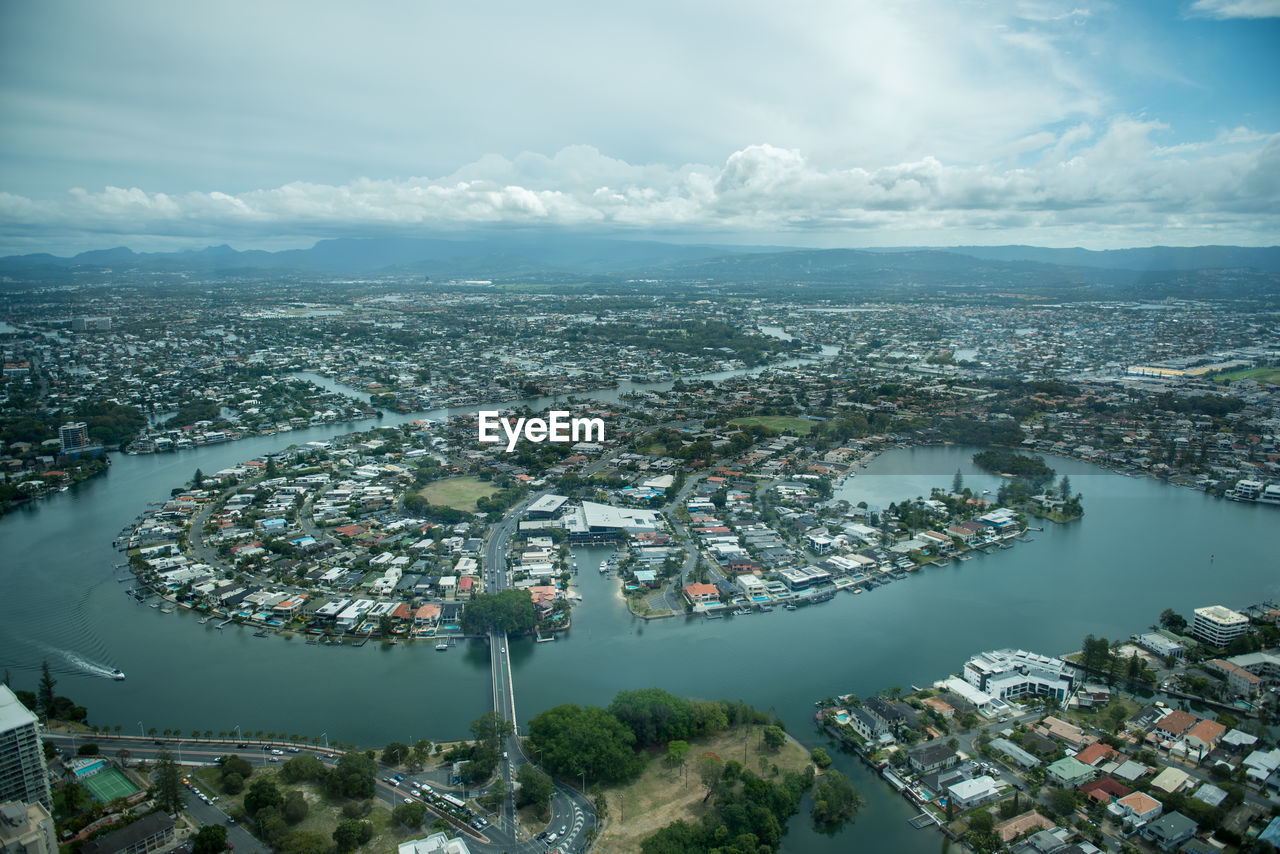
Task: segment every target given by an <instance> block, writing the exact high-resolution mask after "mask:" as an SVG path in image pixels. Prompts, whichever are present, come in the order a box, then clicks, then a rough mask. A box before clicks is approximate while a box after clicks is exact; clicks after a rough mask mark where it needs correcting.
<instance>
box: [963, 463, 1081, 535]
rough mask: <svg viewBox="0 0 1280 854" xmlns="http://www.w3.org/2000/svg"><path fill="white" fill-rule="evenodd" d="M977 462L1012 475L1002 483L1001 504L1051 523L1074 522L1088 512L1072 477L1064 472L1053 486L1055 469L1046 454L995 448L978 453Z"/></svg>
mask: <svg viewBox="0 0 1280 854" xmlns="http://www.w3.org/2000/svg"><path fill="white" fill-rule="evenodd" d="M973 463H974V465H976V466H978V467H979V468H982V469H985V470H986V471H989V472H994V473H995V474H999V475H1001V476H1008V477H1010V478H1011V480H1009V481H1008V482H1007V483H1004V484H1002V485H1001V486H1000V490H999V492H998V494H997V497H998V500H999V501H1000V503H1001V504H1005V505H1008V506H1016V507H1017V509H1018V510H1020V511H1021V512H1024V513H1027V514H1029V515H1032V516H1035V517H1037V518H1039V519H1048V520H1049V521H1051V522H1070V521H1072V520H1073V519H1079V518H1080V517H1081V516H1083V515H1084V506H1083V504H1082V500H1083V497H1082V496H1081V495H1080V494H1079V493H1075V494H1072V492H1071V479H1070V478H1069V477H1067V476H1066V475H1065V474H1064V475H1063V476H1062V480H1060V481H1059V482H1058V483H1057V485H1056V486H1055V485H1053V484H1052V481H1053V477H1054V474H1055V472H1054V470H1053V468H1052V467H1051V466H1050V465H1049V464H1048V463H1046V462H1045V461H1044V458H1042V457H1038V456H1030V455H1028V454H1019V453H1018V452H1016V451H1011V450H1007V449H1000V448H993V449H989V450H986V451H980V452H979V453H976V454H974V455H973Z"/></svg>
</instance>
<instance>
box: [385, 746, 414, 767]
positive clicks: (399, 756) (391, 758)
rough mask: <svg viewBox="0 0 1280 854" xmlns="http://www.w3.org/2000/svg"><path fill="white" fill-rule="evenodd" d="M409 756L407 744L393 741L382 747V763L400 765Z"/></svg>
mask: <svg viewBox="0 0 1280 854" xmlns="http://www.w3.org/2000/svg"><path fill="white" fill-rule="evenodd" d="M408 758H409V745H407V744H402V743H401V742H398V741H393V742H391V743H390V744H388V745H387V746H386V747H384V748H382V764H383V765H400V764H402V763H403V762H404V761H405V760H406V759H408Z"/></svg>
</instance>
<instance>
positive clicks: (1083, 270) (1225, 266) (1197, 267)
mask: <svg viewBox="0 0 1280 854" xmlns="http://www.w3.org/2000/svg"><path fill="white" fill-rule="evenodd" d="M108 271H109V272H110V273H111V274H114V275H120V274H129V273H135V274H160V273H175V274H176V273H182V274H197V275H201V276H210V277H260V276H266V275H277V276H278V275H296V276H379V277H381V276H387V277H410V278H416V279H418V280H420V281H421V280H425V279H430V280H432V281H435V282H440V281H445V280H449V279H486V280H499V281H522V280H523V281H537V282H548V281H574V280H577V281H582V280H589V281H601V282H620V281H627V280H634V279H658V280H665V281H695V282H700V283H738V284H742V283H747V284H754V285H771V284H772V285H782V284H787V283H790V284H803V283H815V284H819V285H823V286H840V285H845V286H860V285H861V286H866V287H871V288H906V289H908V290H919V289H930V288H935V287H938V288H948V287H967V288H974V287H976V288H980V289H987V288H992V287H1018V288H1022V287H1038V288H1041V289H1047V290H1049V291H1054V290H1058V291H1061V290H1062V289H1064V288H1065V289H1067V290H1073V289H1077V290H1078V289H1079V288H1081V287H1088V288H1097V287H1103V288H1114V287H1122V286H1127V285H1138V286H1142V285H1146V286H1148V287H1146V288H1140V289H1141V290H1147V291H1149V290H1150V287H1149V286H1151V285H1153V284H1159V285H1162V286H1164V287H1165V290H1166V291H1171V292H1174V293H1182V294H1184V295H1185V294H1190V295H1195V289H1194V283H1195V281H1196V280H1203V279H1205V278H1206V277H1207V278H1208V279H1210V280H1212V281H1213V283H1214V284H1215V288H1214V291H1215V292H1214V293H1213V294H1206V295H1218V296H1220V295H1223V293H1222V288H1223V287H1224V284H1226V283H1230V282H1236V283H1243V284H1242V285H1239V287H1242V288H1243V292H1247V293H1249V294H1251V295H1252V294H1257V293H1258V292H1259V289H1261V291H1262V292H1265V293H1275V292H1276V291H1277V290H1280V247H1277V246H1270V247H1242V246H1196V247H1168V246H1151V247H1144V248H1134V249H1118V250H1104V251H1094V250H1087V249H1079V248H1068V249H1054V248H1044V247H1036V246H956V247H949V248H944V249H939V248H928V247H906V248H901V247H900V248H883V249H798V248H790V247H785V246H731V245H712V244H680V243H666V242H659V241H641V240H634V241H632V240H618V239H608V238H597V237H584V236H581V235H574V234H547V233H539V234H532V233H517V234H485V235H479V236H475V237H471V238H457V237H447V238H444V237H442V238H435V237H433V238H338V239H330V240H321V241H319V242H317V243H316V244H315V245H314V246H312V247H311V248H309V249H289V250H282V251H276V252H269V251H264V250H256V249H254V250H243V251H241V250H236V249H232V248H231V247H230V246H226V245H222V246H210V247H208V248H205V249H200V250H187V251H181V252H156V253H138V252H134V251H133V250H131V249H129V248H127V247H123V246H121V247H116V248H114V249H102V250H93V251H89V252H82V253H80V254H78V255H75V256H72V257H59V256H55V255H49V254H43V253H41V254H32V255H14V256H8V257H4V258H0V275H3V276H4V277H5V278H6V279H7V280H8V283H9V284H10V285H12V284H14V283H15V282H18V281H22V280H36V281H48V280H56V279H60V278H64V277H66V276H67V275H68V274H105V273H107V272H108ZM1157 290H1158V289H1157Z"/></svg>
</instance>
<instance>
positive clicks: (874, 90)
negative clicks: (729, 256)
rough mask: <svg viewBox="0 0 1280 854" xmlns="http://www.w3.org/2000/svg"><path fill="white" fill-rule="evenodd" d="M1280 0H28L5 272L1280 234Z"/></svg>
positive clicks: (5, 211) (4, 28)
mask: <svg viewBox="0 0 1280 854" xmlns="http://www.w3.org/2000/svg"><path fill="white" fill-rule="evenodd" d="M1278 81H1280V0H1156V1H1155V2H1139V0H1124V2H1091V0H1076V2H1064V3H1058V2H1054V0H1010V2H976V0H872V2H861V0H836V2H809V0H793V2H790V3H781V4H780V3H764V2H756V0H735V2H727V1H726V2H720V0H705V2H699V3H687V2H680V3H677V2H668V0H646V2H645V3H634V4H615V3H600V2H598V0H596V2H574V1H573V0H568V2H556V0H552V2H548V3H527V2H520V3H517V2H504V0H495V2H478V3H471V4H459V3H445V2H435V0H415V2H391V1H390V0H387V2H370V3H362V4H354V3H349V2H341V3H338V2H324V0H308V2H305V3H304V2H288V0H280V2H272V3H261V2H251V3H250V2H239V0H220V2H218V3H172V2H149V0H115V2H111V3H94V2H62V0H43V2H39V3H30V2H21V0H0V254H17V253H23V252H38V251H51V252H55V253H56V254H70V253H73V252H75V251H80V250H84V249H95V248H104V247H110V246H118V245H127V246H130V247H132V248H134V249H136V250H140V251H156V250H164V249H179V248H199V247H203V246H207V245H210V244H221V243H228V244H230V245H232V246H234V247H236V248H241V249H245V248H268V249H271V248H285V247H300V246H309V245H311V244H312V243H314V242H315V241H316V240H317V239H321V238H327V237H344V236H345V237H360V236H382V237H385V236H435V237H438V236H442V235H443V236H448V235H451V234H456V235H465V234H466V232H467V231H468V230H469V229H478V228H484V229H490V230H492V229H503V228H512V229H521V230H529V229H535V230H536V229H557V230H562V231H572V230H578V231H582V232H583V233H590V234H601V235H606V234H607V235H610V236H621V237H635V238H646V239H661V240H675V241H681V242H713V243H744V244H749V243H762V244H773V245H779V244H782V245H794V246H819V247H837V246H838V247H868V246H948V245H967V244H991V245H998V244H1007V243H1027V244H1034V245H1041V246H1084V247H1086V248H1091V249H1106V248H1118V247H1127V246H1146V245H1154V244H1163V245H1203V244H1240V245H1255V246H1257V245H1275V244H1277V243H1280V237H1277V235H1278V234H1280V82H1278Z"/></svg>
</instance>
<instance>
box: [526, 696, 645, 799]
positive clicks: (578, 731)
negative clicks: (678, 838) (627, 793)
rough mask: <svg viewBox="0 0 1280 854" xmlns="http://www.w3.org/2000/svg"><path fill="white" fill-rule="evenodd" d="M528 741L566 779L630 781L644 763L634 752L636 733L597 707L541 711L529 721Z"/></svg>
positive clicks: (570, 706) (573, 706) (550, 768)
mask: <svg viewBox="0 0 1280 854" xmlns="http://www.w3.org/2000/svg"><path fill="white" fill-rule="evenodd" d="M529 741H530V743H531V744H533V745H534V746H535V747H536V748H538V749H540V750H542V764H543V766H544V767H545V768H546V769H547V770H548V771H550V772H551V773H553V774H562V775H564V776H566V777H578V776H579V775H586V776H587V777H589V778H591V779H593V780H598V781H600V782H604V783H615V782H621V781H623V780H629V779H631V778H632V777H634V776H635V775H636V774H638V773H639V772H640V770H641V768H642V767H643V764H644V763H643V761H642V760H640V759H638V758H637V757H636V755H635V752H634V750H633V749H632V745H633V744H634V743H635V734H634V733H632V732H631V730H630V729H628V728H627V727H626V726H625V725H623V724H622V723H621V722H620V721H619V720H618V719H617V718H615V717H614V716H613V715H611V714H609V713H608V712H607V711H605V710H604V709H601V708H599V707H598V706H585V707H584V706H579V705H577V704H575V703H565V704H564V705H560V706H554V707H552V708H550V709H547V710H546V711H543V712H539V713H538V714H537V715H535V716H534V717H533V718H532V719H531V720H530V721H529Z"/></svg>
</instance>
